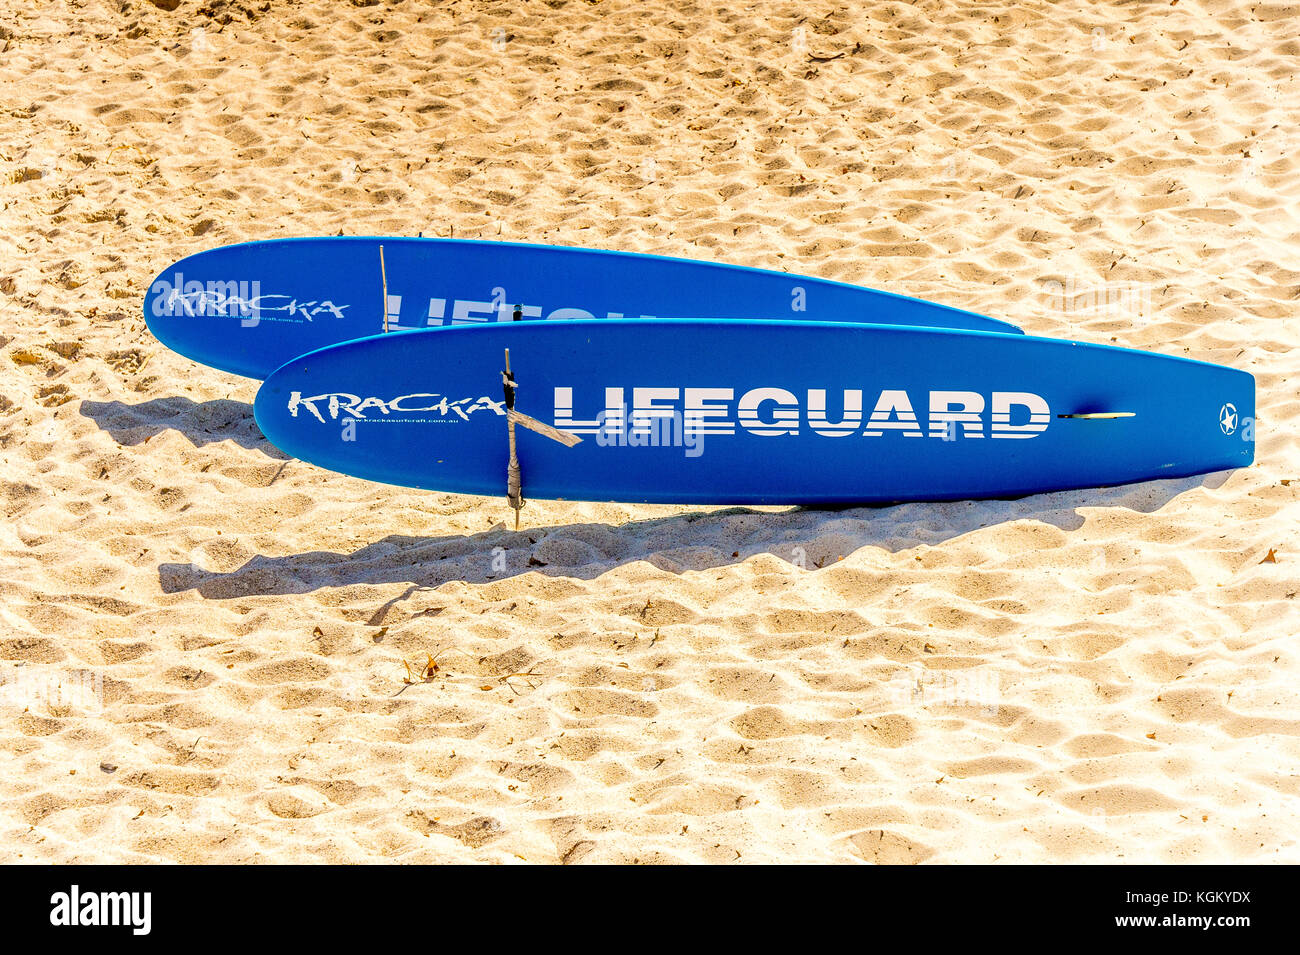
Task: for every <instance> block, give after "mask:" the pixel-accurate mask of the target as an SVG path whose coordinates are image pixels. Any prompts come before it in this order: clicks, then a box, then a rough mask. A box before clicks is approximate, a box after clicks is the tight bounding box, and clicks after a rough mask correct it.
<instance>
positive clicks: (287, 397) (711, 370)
mask: <svg viewBox="0 0 1300 955" xmlns="http://www.w3.org/2000/svg"><path fill="white" fill-rule="evenodd" d="M507 348H508V349H509V351H510V363H511V364H510V367H511V371H512V373H513V376H514V380H515V381H516V382H517V383H518V388H517V391H516V392H515V399H516V404H515V408H516V410H517V411H518V412H522V413H524V414H526V415H529V416H531V417H533V418H535V419H539V420H540V421H541V422H542V423H543V424H544V425H549V426H553V427H554V428H556V429H560V430H562V431H566V432H570V433H572V434H575V435H577V436H579V437H581V439H582V440H581V442H580V443H578V444H576V445H575V446H572V447H567V446H565V445H564V444H562V443H560V442H559V441H556V440H553V439H552V438H550V437H547V436H545V435H543V434H540V433H535V432H534V431H530V430H525V429H523V428H517V429H516V431H517V435H516V439H517V446H518V460H519V464H520V466H521V470H522V484H523V496H524V497H525V498H528V497H534V498H560V499H570V500H617V501H629V502H634V501H643V502H682V503H690V502H694V503H719V504H724V503H725V504H795V503H816V502H872V501H874V502H886V501H909V500H944V499H956V498H978V497H1010V496H1017V495H1024V494H1032V493H1036V492H1041V491H1054V490H1062V489H1066V488H1084V487H1094V486H1102V485H1113V484H1125V483H1129V482H1133V481H1144V480H1149V479H1155V478H1175V477H1183V476H1186V475H1192V474H1200V473H1205V472H1210V471H1219V470H1225V469H1229V468H1238V467H1244V466H1246V465H1249V464H1250V463H1251V461H1252V460H1253V457H1254V413H1255V411H1254V407H1255V383H1254V378H1253V377H1252V376H1251V375H1249V374H1247V373H1245V372H1242V371H1237V370H1234V369H1231V368H1225V367H1222V366H1219V365H1211V364H1206V363H1203V362H1197V361H1191V360H1188V359H1184V358H1174V357H1169V356H1165V355H1158V354H1152V353H1148V352H1140V351H1133V350H1129V349H1124V348H1115V347H1109V346H1102V345H1091V344H1081V343H1078V342H1069V341H1060V340H1055V339H1046V338H1036V337H1029V336H1011V335H1004V334H990V333H985V332H975V331H951V330H949V331H944V330H936V329H926V328H900V327H896V326H880V325H852V324H839V323H809V322H767V321H759V322H752V323H743V324H742V323H739V322H734V321H717V320H696V319H688V320H677V321H671V320H651V321H641V320H629V321H623V322H608V321H573V322H556V323H547V322H532V323H528V322H524V323H519V324H498V323H492V324H489V325H479V326H473V327H459V328H444V329H437V330H430V331H416V332H401V333H397V334H393V335H385V336H378V337H372V338H367V339H363V340H360V341H353V342H348V343H345V344H341V345H336V346H332V347H329V348H325V349H322V350H320V351H316V352H313V353H311V354H307V355H303V356H300V357H298V358H296V359H294V360H292V361H290V362H288V363H287V364H285V365H284V366H283V367H281V368H279V369H277V370H276V371H275V372H274V373H272V374H271V375H270V377H268V378H267V379H266V381H265V382H264V383H263V385H262V387H261V389H260V390H259V392H258V394H257V400H256V404H255V412H256V416H257V423H258V425H259V426H260V427H261V429H262V431H263V432H264V433H265V435H266V436H267V438H269V439H270V440H271V441H272V442H273V443H275V444H276V445H278V446H279V447H280V448H281V449H283V450H284V451H286V452H287V453H289V454H291V455H293V456H295V457H298V458H301V459H303V460H305V461H310V462H313V463H315V464H318V465H320V466H322V467H325V468H329V469H331V470H334V471H339V472H342V473H344V474H350V475H355V476H357V477H362V478H367V479H369V480H373V481H383V482H387V483H390V484H400V485H407V486H410V487H417V488H427V489H431V490H439V491H453V492H460V493H466V494H486V495H497V494H502V493H504V491H505V488H506V472H507V462H508V460H509V452H508V444H507V420H508V416H507V414H506V408H505V404H504V401H503V397H504V395H503V388H502V371H503V368H504V360H503V359H504V351H505V349H507Z"/></svg>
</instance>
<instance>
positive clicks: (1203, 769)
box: [0, 0, 1300, 863]
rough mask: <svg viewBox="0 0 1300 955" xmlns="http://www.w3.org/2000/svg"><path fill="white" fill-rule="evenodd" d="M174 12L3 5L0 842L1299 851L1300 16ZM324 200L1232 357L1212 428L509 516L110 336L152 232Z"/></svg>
mask: <svg viewBox="0 0 1300 955" xmlns="http://www.w3.org/2000/svg"><path fill="white" fill-rule="evenodd" d="M164 5H169V4H164ZM200 6H201V4H200V3H199V2H197V0H182V2H181V3H180V6H179V8H178V9H177V10H175V11H174V12H167V11H163V10H160V9H156V8H155V6H154V5H153V4H151V3H148V2H143V0H126V2H124V3H116V2H114V3H107V2H100V0H92V2H89V3H86V4H77V5H75V6H74V5H72V4H68V3H56V4H48V5H45V4H42V5H36V6H31V5H28V6H21V7H20V6H18V5H12V4H11V5H8V6H7V7H6V9H5V11H4V12H2V13H0V49H2V50H3V52H2V53H0V395H2V396H3V397H0V490H2V491H3V507H4V520H3V522H0V667H2V669H0V673H3V675H4V680H5V683H4V686H2V687H0V691H3V692H2V693H0V753H3V760H2V761H0V767H2V771H0V859H3V860H4V861H23V862H28V861H53V862H88V861H132V862H145V861H159V860H168V861H179V862H194V861H217V862H245V861H257V860H263V861H265V860H275V861H285V862H287V861H310V860H322V861H336V862H342V861H348V862H366V861H381V860H396V861H403V862H429V861H470V860H478V861H515V860H519V859H524V860H528V861H533V862H556V861H566V862H576V861H585V862H596V861H639V862H656V861H709V862H727V863H729V862H733V861H740V862H762V861H789V860H809V861H842V862H851V861H856V860H867V861H874V862H887V863H896V862H921V861H925V862H993V861H1000V862H1017V863H1041V862H1054V861H1085V862H1099V861H1109V860H1116V859H1122V860H1124V861H1129V862H1136V861H1192V862H1210V861H1218V862H1222V861H1281V860H1287V861H1291V862H1295V861H1300V849H1298V848H1297V844H1296V825H1295V818H1296V807H1297V796H1300V776H1298V775H1297V770H1296V766H1297V765H1300V738H1298V736H1300V711H1298V709H1297V704H1298V703H1300V691H1297V676H1298V675H1300V665H1298V664H1297V651H1296V648H1295V639H1296V632H1297V613H1296V605H1297V604H1296V600H1295V597H1296V593H1297V591H1298V590H1300V574H1298V573H1297V570H1296V568H1297V567H1298V566H1300V563H1297V557H1300V544H1298V542H1297V533H1296V530H1297V515H1298V514H1300V510H1298V509H1297V505H1296V494H1297V490H1298V489H1300V485H1298V484H1296V483H1295V481H1300V445H1298V440H1297V439H1298V438H1300V428H1298V427H1297V424H1296V417H1295V416H1296V412H1297V408H1298V407H1300V401H1298V400H1297V392H1296V381H1297V373H1298V372H1300V358H1298V357H1297V352H1296V351H1295V348H1296V345H1297V344H1298V342H1297V339H1298V338H1300V335H1298V332H1297V322H1296V311H1297V301H1298V299H1300V266H1297V265H1296V262H1297V251H1298V250H1300V240H1298V232H1300V227H1298V224H1297V209H1298V208H1300V205H1298V204H1297V203H1298V200H1300V189H1298V188H1297V181H1298V180H1297V161H1296V147H1297V137H1296V134H1295V124H1294V122H1293V120H1294V106H1295V103H1296V102H1298V101H1300V82H1298V81H1297V78H1296V77H1295V75H1294V71H1295V63H1296V57H1297V56H1298V55H1300V41H1297V40H1296V39H1295V38H1294V32H1295V30H1294V25H1295V22H1296V18H1297V16H1300V8H1297V7H1296V6H1295V5H1294V4H1281V3H1267V2H1264V3H1256V2H1251V3H1246V2H1194V0H1182V2H1179V3H1176V4H1174V5H1165V4H1139V5H1124V6H1117V7H1112V6H1102V5H1090V4H1078V5H1077V6H1076V5H1061V4H1049V3H1022V4H1016V5H1015V6H1014V8H1010V9H1008V8H1006V7H1004V6H996V5H995V6H990V7H983V8H981V7H977V6H976V5H973V4H964V3H955V2H923V3H918V4H916V5H907V4H902V3H884V4H878V5H870V9H869V11H868V12H850V10H856V8H857V6H859V5H848V6H845V5H840V4H831V3H826V2H820V0H812V2H799V3H793V2H790V3H787V2H763V3H758V2H752V3H745V4H734V5H732V9H733V11H734V12H731V13H725V14H718V13H716V12H714V5H713V4H707V3H692V2H678V3H663V2H655V3H649V4H647V3H642V2H639V0H604V2H600V3H594V2H580V0H567V2H563V0H550V2H546V3H542V2H534V0H527V2H520V3H516V4H489V3H481V2H467V0H462V2H457V3H450V4H445V5H440V6H438V7H437V8H436V9H433V10H430V9H428V7H427V6H426V5H425V4H417V3H411V2H408V3H401V4H393V5H390V4H388V3H378V4H374V5H371V6H356V5H355V4H345V3H341V2H337V0H308V2H297V3H295V2H280V0H272V2H271V3H270V4H269V10H268V11H267V12H264V13H261V12H257V11H258V10H259V8H260V7H261V6H263V4H261V3H257V2H252V0H248V2H224V0H209V2H207V3H206V4H202V6H203V7H204V8H205V10H206V11H207V13H203V12H200V9H199V8H200ZM119 9H122V10H124V11H125V12H119ZM214 13H215V14H217V16H216V19H213V18H212V15H213V14H214ZM226 20H228V22H225V23H224V25H223V21H226ZM494 44H495V46H497V47H500V49H496V48H494ZM832 57H833V58H832ZM340 229H343V230H345V231H346V232H348V233H352V234H404V235H414V234H416V233H417V232H419V231H421V230H423V231H424V233H425V234H426V235H442V236H446V235H449V234H453V229H454V234H455V235H456V236H462V237H484V238H495V237H500V238H502V239H516V240H527V241H540V242H553V243H559V244H572V245H584V246H596V247H602V248H612V249H625V250H631V251H644V252H656V253H662V254H668V255H682V256H689V257H698V258H707V259H715V260H720V261H727V262H737V263H742V264H747V265H755V266H764V267H770V268H788V269H792V270H795V271H802V272H808V273H811V274H815V275H820V276H824V277H828V278H835V279H841V280H847V281H853V282H859V283H862V284H866V285H872V286H877V287H883V288H888V289H891V290H894V291H899V292H904V293H908V294H914V295H919V296H922V297H926V298H931V299H934V300H936V301H941V302H945V303H948V304H952V305H956V306H962V307H967V308H971V309H975V310H977V311H981V312H985V313H987V314H990V315H994V316H997V317H1001V318H1006V319H1009V320H1011V321H1014V322H1017V323H1019V324H1021V325H1023V327H1025V328H1026V329H1027V330H1028V331H1030V332H1032V333H1038V334H1046V335H1058V336H1067V337H1074V338H1079V339H1082V340H1086V341H1098V342H1116V343H1119V344H1122V345H1128V346H1135V347H1139V348H1145V349H1150V350H1152V351H1157V352H1163V353H1167V354H1174V355H1187V356H1190V357H1193V358H1198V359H1204V360H1209V361H1216V362H1222V363H1226V364H1231V365H1233V366H1235V367H1238V368H1243V369H1246V370H1248V371H1251V372H1253V373H1254V374H1255V375H1256V376H1257V378H1258V384H1259V418H1260V422H1259V435H1260V442H1259V445H1258V463H1257V464H1256V465H1255V466H1254V467H1253V468H1251V469H1249V470H1245V471H1240V472H1236V473H1233V474H1231V475H1226V476H1225V475H1218V476H1214V477H1212V478H1209V479H1206V480H1204V481H1202V480H1185V481H1176V482H1165V483H1157V484H1146V485H1140V486H1135V487H1129V488H1122V489H1111V490H1099V491H1080V492H1075V493H1065V494H1054V495H1044V496H1038V497H1032V498H1028V499H1025V500H1021V501H1015V502H985V503H956V504H938V505H924V504H913V505H907V506H903V507H895V508H887V509H874V510H873V509H854V510H847V511H842V512H822V511H798V510H793V511H792V510H787V509H780V508H772V509H760V510H747V509H699V508H684V507H680V508H675V507H625V506H616V505H590V504H586V505H574V504H560V503H533V504H531V505H530V506H529V508H528V509H527V510H526V511H525V517H526V519H527V521H528V527H527V528H526V532H525V533H521V534H518V535H516V534H512V533H509V532H507V531H506V530H505V527H504V525H503V522H506V521H508V520H509V510H508V508H506V506H505V504H504V502H503V501H502V500H500V499H479V498H466V497H456V496H451V495H439V494H423V493H413V492H407V491H404V490H401V489H396V488H389V487H384V486H379V485H374V484H367V483H364V482H361V481H357V480H353V479H349V478H344V477H340V476H337V475H333V474H329V473H326V472H324V471H321V470H319V469H317V468H315V467H311V466H309V465H306V464H302V463H299V462H296V461H286V460H284V459H283V457H282V456H280V455H279V454H278V453H277V452H275V450H274V449H273V448H271V447H269V446H268V445H267V444H265V443H264V442H263V441H262V440H261V439H260V436H259V435H258V433H257V431H256V429H255V427H254V425H253V422H252V414H251V407H250V405H249V402H250V401H251V400H252V397H253V394H254V392H255V383H253V382H250V381H247V380H244V379H239V378H234V377H231V376H227V375H223V374H221V373H219V372H216V371H213V370H211V369H208V368H204V367H201V366H198V365H195V364H193V363H191V362H189V361H187V360H186V359H184V358H181V357H180V356H178V355H176V354H173V353H172V352H170V351H168V350H167V349H165V348H164V347H163V346H161V345H160V344H159V343H158V342H157V341H155V340H154V339H153V338H152V337H151V336H150V334H149V333H148V331H147V330H146V329H145V327H144V324H143V322H142V319H141V317H140V304H141V294H142V291H143V289H144V287H145V285H146V283H147V282H148V281H149V279H150V278H151V277H152V276H153V275H154V274H156V273H157V272H158V271H159V270H161V269H162V268H163V267H165V266H167V265H168V264H169V263H170V262H172V261H174V260H175V259H177V258H179V257H181V256H183V255H186V254H188V253H191V252H194V251H198V250H200V249H204V248H209V247H212V246H215V245H219V244H223V243H228V242H234V241H239V240H245V239H257V238H270V237H276V236H288V235H314V234H332V233H335V232H338V231H339V230H340ZM1052 283H1058V284H1057V285H1053V284H1052ZM1097 286H1101V290H1102V295H1101V302H1102V307H1094V308H1091V309H1089V308H1088V306H1089V304H1090V303H1092V304H1095V302H1094V301H1093V300H1092V299H1090V298H1089V290H1090V289H1093V288H1094V287H1097ZM1107 293H1109V294H1110V295H1111V296H1112V298H1115V297H1116V296H1117V297H1118V298H1117V301H1116V305H1115V307H1113V308H1109V309H1108V308H1107V307H1105V305H1104V303H1105V301H1106V294H1107ZM1063 298H1065V299H1066V303H1065V304H1067V305H1068V306H1069V307H1068V308H1062V304H1063V303H1062V299H1063ZM496 548H503V550H501V551H494V549H496ZM1271 549H1275V550H1276V554H1275V559H1276V562H1265V563H1261V560H1262V559H1263V558H1264V557H1265V556H1266V555H1267V554H1269V552H1270V550H1271ZM800 563H802V564H804V565H805V566H803V567H801V566H799V565H800ZM440 651H441V656H440V657H439V658H438V660H439V664H440V666H441V671H440V673H439V675H438V676H437V677H436V679H435V681H434V682H432V683H430V684H424V685H417V686H413V687H410V688H409V689H407V690H406V691H405V692H403V693H402V694H401V695H400V696H396V697H394V696H393V695H392V694H394V693H395V692H396V691H397V690H399V689H400V688H401V686H402V682H401V681H402V677H403V675H404V673H405V668H404V666H403V664H402V659H403V658H406V659H407V660H410V661H411V662H412V663H413V664H414V665H416V666H419V665H422V664H423V662H424V660H425V657H426V655H427V654H430V653H437V652H440ZM517 673H532V674H536V675H535V676H518V677H511V676H510V674H517ZM78 674H85V675H87V676H86V677H85V679H86V680H87V681H88V682H87V683H86V684H84V685H80V686H77V685H74V684H75V681H76V680H77V679H78V677H77V675H78ZM58 680H62V681H63V683H64V684H65V686H64V692H63V693H62V694H60V693H57V692H53V691H51V689H50V687H51V685H52V683H51V681H58ZM96 680H98V681H100V682H99V683H96ZM100 688H102V689H100Z"/></svg>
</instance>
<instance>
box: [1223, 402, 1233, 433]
mask: <svg viewBox="0 0 1300 955" xmlns="http://www.w3.org/2000/svg"><path fill="white" fill-rule="evenodd" d="M1219 430H1220V431H1222V432H1223V433H1224V434H1232V432H1234V431H1236V430H1237V408H1236V406H1235V405H1224V406H1223V407H1222V408H1220V409H1219Z"/></svg>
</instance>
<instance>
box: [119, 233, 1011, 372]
mask: <svg viewBox="0 0 1300 955" xmlns="http://www.w3.org/2000/svg"><path fill="white" fill-rule="evenodd" d="M381 248H382V253H381ZM698 315H707V316H709V317H712V318H730V319H754V318H760V319H761V318H767V319H785V320H794V321H837V322H874V323H884V324H894V325H924V326H935V327H940V328H966V329H978V330H983V331H997V332H1007V333H1012V334H1015V333H1018V332H1019V331H1020V330H1019V329H1018V328H1016V327H1015V326H1014V325H1011V324H1008V323H1006V322H1001V321H997V320H995V319H991V318H985V317H984V316H982V315H976V314H974V313H972V312H964V311H961V310H959V309H955V308H948V307H946V306H943V305H936V304H934V303H932V302H925V301H921V300H919V299H914V298H907V297H904V296H901V295H893V294H890V293H888V292H879V291H876V290H873V289H867V288H860V287H857V286H853V285H845V284H842V283H839V282H829V281H826V280H824V279H815V278H809V277H807V276H802V275H793V274H789V273H784V272H770V271H765V270H760V269H750V268H744V267H741V266H736V265H722V264H717V263H712V262H697V261H692V260H689V259H673V258H664V257H662V256H656V255H640V254H633V253H627V252H603V251H597V250H593V249H572V248H563V247H559V246H547V245H525V244H519V243H514V242H485V241H474V240H461V239H409V238H344V237H332V238H316V239H277V240H272V241H267V242H246V243H241V244H239V245H229V246H224V247H222V248H217V249H210V250H208V251H205V252H199V253H197V254H195V255H191V256H189V257H187V258H184V259H181V260H180V261H179V262H177V263H176V264H175V265H173V266H171V267H170V268H169V269H167V270H166V271H164V272H163V273H161V274H160V275H159V276H158V277H157V278H156V279H154V280H153V282H151V283H150V286H149V290H148V293H147V294H146V296H145V301H144V316H145V321H146V323H147V324H148V326H149V329H150V331H152V332H153V334H154V336H155V337H157V338H158V340H159V341H161V342H162V343H163V344H165V345H167V346H168V347H169V348H172V349H173V350H175V351H177V352H180V353H181V354H182V355H185V356H186V357H188V358H192V359H194V360H195V361H198V362H202V363H203V364H205V365H211V366H213V367H216V368H220V369H222V370H223V371H230V372H234V373H235V374H237V375H245V376H247V377H250V378H265V377H266V376H267V375H268V374H270V373H271V371H272V370H274V369H275V368H277V367H279V366H280V365H282V364H283V363H284V362H286V361H288V360H289V359H290V358H293V357H295V356H297V355H302V354H305V353H306V352H309V351H313V350H315V349H317V348H322V347H324V346H326V345H333V344H337V343H339V342H345V341H350V340H351V339H354V338H364V337H367V336H370V335H378V334H381V333H384V332H392V331H399V330H403V329H415V328H436V327H445V326H448V325H452V326H455V325H476V324H477V325H481V324H485V323H491V322H502V321H512V320H514V319H515V318H516V316H518V318H519V319H522V320H525V321H537V320H544V319H591V318H625V317H626V318H635V317H660V318H676V317H687V316H698Z"/></svg>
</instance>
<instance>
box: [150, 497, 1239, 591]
mask: <svg viewBox="0 0 1300 955" xmlns="http://www.w3.org/2000/svg"><path fill="white" fill-rule="evenodd" d="M1220 479H1221V476H1220V475H1210V476H1208V477H1205V478H1200V477H1197V478H1183V479H1179V480H1171V481H1152V482H1147V483H1144V484H1134V485H1127V486H1124V487H1116V488H1098V489H1090V490H1082V491H1061V492H1057V493H1053V494H1037V495H1033V496H1030V497H1024V498H1017V499H1014V500H999V501H950V502H945V503H910V504H900V505H894V506H885V507H851V508H841V509H835V510H831V509H822V508H792V509H790V510H788V511H781V512H776V513H771V512H760V511H755V510H752V509H749V508H724V509H719V510H714V511H699V512H692V513H687V514H679V515H674V516H672V517H664V518H655V519H651V520H642V521H631V522H629V523H626V524H622V525H609V524H590V523H588V524H564V525H555V526H550V527H537V528H531V529H525V530H522V531H518V532H512V531H508V530H506V529H505V528H504V526H503V525H498V526H497V527H494V528H493V529H491V530H488V531H484V532H482V533H479V534H471V535H449V536H442V537H412V536H408V535H397V534H390V535H388V536H386V537H383V538H382V539H380V540H377V541H375V542H374V543H371V544H367V545H365V546H364V547H361V548H359V549H357V550H355V551H352V552H350V553H337V552H331V551H308V552H304V553H299V554H288V555H285V556H281V557H267V556H261V555H259V556H256V557H253V558H252V559H251V560H249V561H248V562H247V563H245V564H244V565H243V566H242V567H239V568H237V569H235V570H232V571H228V572H224V573H221V572H213V571H209V570H206V569H204V568H203V567H200V566H199V565H197V564H194V563H183V564H182V563H168V564H162V565H160V566H159V568H158V579H159V584H160V586H161V588H162V590H163V591H164V592H165V593H179V592H183V591H187V590H195V591H198V593H199V594H200V595H202V596H203V597H205V598H208V599H213V600H221V599H230V598H238V597H249V596H270V595H281V594H295V593H310V592H312V591H316V590H320V589H324V588H331V587H344V586H351V585H356V584H366V585H379V584H392V583H408V584H411V585H413V586H414V587H416V588H435V587H439V586H441V585H442V584H445V583H449V582H452V581H460V582H464V583H471V584H488V583H493V582H495V581H499V580H502V579H505V578H509V577H514V576H518V575H520V574H525V573H530V572H533V571H536V572H538V573H541V574H546V575H549V576H559V577H573V578H579V579H584V580H591V579H595V578H597V577H599V576H601V575H602V574H605V573H607V572H609V571H610V570H613V569H614V568H616V567H619V566H622V565H624V564H630V563H635V562H637V561H647V562H649V563H651V564H653V565H655V566H656V567H658V568H660V569H661V570H664V571H668V572H670V573H679V574H680V573H685V572H688V571H700V570H708V569H711V568H715V567H723V566H728V565H731V564H738V563H741V562H742V561H744V560H746V559H748V558H751V557H754V556H755V555H759V554H770V555H772V556H774V557H777V558H779V559H780V560H782V561H784V562H785V563H787V564H789V565H790V568H791V569H792V570H795V569H802V570H809V571H812V570H817V569H820V568H823V567H829V566H831V565H833V564H835V563H837V562H838V561H839V560H841V559H842V558H844V557H847V556H849V555H850V554H852V553H854V552H856V551H857V550H859V549H861V548H864V547H879V548H883V549H884V550H886V551H889V552H891V553H894V552H898V551H902V550H908V549H910V548H913V547H919V546H927V545H935V544H939V543H942V542H943V541H946V540H951V539H953V538H956V537H960V536H962V535H964V534H968V533H970V532H972V531H976V530H979V529H981V528H985V527H990V526H993V525H997V524H1001V523H1006V522H1010V521H1018V520H1029V521H1038V522H1040V523H1043V524H1049V525H1052V526H1054V527H1056V528H1058V529H1060V530H1062V531H1065V532H1067V533H1068V532H1070V531H1074V530H1077V529H1079V528H1080V527H1082V526H1083V523H1084V518H1083V516H1082V515H1081V514H1080V513H1079V512H1078V509H1079V508H1091V507H1122V508H1127V509H1129V510H1134V511H1141V512H1144V513H1151V512H1154V511H1157V510H1159V509H1160V508H1161V507H1163V506H1164V505H1165V504H1167V503H1168V502H1169V501H1170V500H1172V499H1173V498H1174V497H1176V496H1177V495H1179V494H1181V493H1183V492H1184V491H1188V490H1191V489H1192V488H1195V487H1199V486H1202V485H1207V486H1213V485H1214V483H1215V482H1216V481H1218V480H1220Z"/></svg>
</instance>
